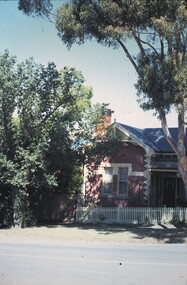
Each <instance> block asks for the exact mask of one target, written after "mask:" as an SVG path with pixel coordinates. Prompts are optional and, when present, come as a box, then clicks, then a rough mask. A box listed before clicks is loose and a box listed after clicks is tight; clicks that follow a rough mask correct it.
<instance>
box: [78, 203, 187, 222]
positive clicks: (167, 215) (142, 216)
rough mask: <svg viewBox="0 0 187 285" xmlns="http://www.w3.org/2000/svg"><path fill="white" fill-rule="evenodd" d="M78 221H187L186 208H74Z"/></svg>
mask: <svg viewBox="0 0 187 285" xmlns="http://www.w3.org/2000/svg"><path fill="white" fill-rule="evenodd" d="M76 221H77V222H80V223H101V222H104V223H119V224H159V223H167V222H169V223H170V222H173V223H179V222H185V223H187V208H166V207H164V208H112V207H110V208H107V207H106V208H86V207H79V208H77V210H76Z"/></svg>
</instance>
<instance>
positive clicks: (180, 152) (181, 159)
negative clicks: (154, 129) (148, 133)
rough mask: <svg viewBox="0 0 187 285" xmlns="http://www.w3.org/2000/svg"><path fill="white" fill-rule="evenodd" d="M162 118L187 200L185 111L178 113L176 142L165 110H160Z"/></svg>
mask: <svg viewBox="0 0 187 285" xmlns="http://www.w3.org/2000/svg"><path fill="white" fill-rule="evenodd" d="M160 120H161V125H162V129H163V132H164V135H165V138H166V140H167V141H168V143H169V144H170V146H171V147H172V149H173V150H174V152H175V154H176V155H177V159H178V170H179V173H180V175H181V178H182V181H183V183H184V189H185V197H186V202H187V157H186V147H185V135H186V130H185V124H184V113H183V112H180V113H179V114H178V141H177V142H175V141H174V140H173V138H172V136H171V134H170V131H169V128H168V125H167V120H166V116H165V113H164V112H160Z"/></svg>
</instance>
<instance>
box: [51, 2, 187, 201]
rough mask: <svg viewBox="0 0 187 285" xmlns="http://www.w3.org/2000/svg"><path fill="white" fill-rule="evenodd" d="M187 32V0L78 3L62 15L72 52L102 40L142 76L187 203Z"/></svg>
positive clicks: (140, 83) (146, 103) (142, 93)
mask: <svg viewBox="0 0 187 285" xmlns="http://www.w3.org/2000/svg"><path fill="white" fill-rule="evenodd" d="M186 27H187V2H186V1H183V0H172V1H171V0H165V1H163V0H153V1H147V0H141V1H139V0H130V1H125V0H124V1H114V0H101V1H95V0H81V1H80V0H72V1H68V3H66V4H63V5H62V6H61V7H60V8H59V9H58V12H57V15H56V28H57V30H58V35H59V37H60V38H61V39H62V41H63V42H64V43H65V44H66V45H67V46H68V47H69V48H70V47H71V46H72V45H73V44H79V45H80V44H83V43H84V42H85V41H86V40H92V39H96V41H97V42H98V43H100V44H102V45H105V46H108V47H113V48H118V47H121V48H122V49H123V51H124V53H125V55H126V56H127V58H128V59H129V60H130V62H131V63H132V65H133V66H134V68H135V70H136V72H137V76H138V80H137V84H136V88H137V94H138V101H139V103H140V107H141V108H143V109H144V110H154V112H155V115H156V116H158V118H159V119H160V121H161V125H162V128H163V131H164V134H165V137H166V139H167V141H168V143H169V144H170V145H171V147H172V148H173V150H174V151H175V153H176V155H177V158H178V162H179V171H180V174H181V177H182V179H183V182H184V186H185V193H186V199H187V156H186V145H185V139H184V138H185V135H186V134H185V124H186V121H185V119H186V110H187V91H186V80H187V67H186V63H187V54H186V52H187V28H186ZM129 40H131V41H133V43H134V44H136V45H137V48H138V49H139V52H138V53H137V55H136V56H134V54H131V50H129V49H128V47H127V43H128V41H129ZM173 107H174V108H175V109H176V111H177V114H178V140H177V141H174V139H173V138H172V136H171V134H170V131H169V129H168V124H167V114H168V113H169V112H170V111H171V109H172V108H173Z"/></svg>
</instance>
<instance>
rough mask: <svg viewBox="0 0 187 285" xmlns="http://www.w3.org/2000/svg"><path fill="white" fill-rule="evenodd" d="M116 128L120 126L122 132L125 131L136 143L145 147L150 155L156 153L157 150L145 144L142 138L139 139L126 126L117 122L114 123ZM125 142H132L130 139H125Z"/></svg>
mask: <svg viewBox="0 0 187 285" xmlns="http://www.w3.org/2000/svg"><path fill="white" fill-rule="evenodd" d="M113 126H114V128H115V127H116V128H118V130H120V131H121V132H122V133H124V134H125V135H126V136H127V137H129V138H130V139H131V140H132V141H133V142H134V143H136V144H137V145H139V146H141V147H142V148H143V149H145V151H146V153H149V155H150V156H152V155H154V154H155V151H154V150H153V149H152V148H150V147H149V146H148V145H146V144H144V143H143V142H142V141H141V140H139V139H138V138H137V137H135V136H134V135H133V134H132V133H130V132H129V131H128V130H126V129H125V128H124V127H123V128H122V127H121V126H120V125H119V124H118V123H117V122H114V123H113ZM124 141H125V142H130V141H128V140H124Z"/></svg>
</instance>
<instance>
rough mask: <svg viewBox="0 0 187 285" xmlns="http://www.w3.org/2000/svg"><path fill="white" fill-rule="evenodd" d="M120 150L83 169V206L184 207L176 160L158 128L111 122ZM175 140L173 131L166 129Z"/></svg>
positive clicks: (183, 196)
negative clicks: (143, 127) (98, 163)
mask: <svg viewBox="0 0 187 285" xmlns="http://www.w3.org/2000/svg"><path fill="white" fill-rule="evenodd" d="M110 127H111V128H112V129H113V133H114V136H115V137H118V138H119V139H120V144H121V146H120V149H119V151H118V153H117V154H116V155H114V156H113V157H106V158H105V159H104V160H103V161H102V163H101V164H100V166H99V167H95V166H92V167H91V168H90V169H89V170H88V169H87V168H85V175H84V196H85V205H86V206H93V205H97V206H103V207H110V206H111V207H112V206H116V207H126V206H132V207H135V206H137V207H141V206H151V207H162V206H164V205H165V206H167V207H175V206H184V205H185V203H186V202H185V192H184V187H183V182H182V180H181V178H180V175H179V172H178V169H177V157H176V155H175V153H174V152H173V150H172V149H171V147H170V145H169V144H168V143H167V141H166V140H165V137H164V134H163V131H162V129H161V128H146V129H138V128H134V127H131V126H127V125H124V124H121V123H117V122H114V123H113V124H112V125H111V126H110ZM170 131H171V134H172V136H173V137H174V138H177V132H178V129H177V128H171V129H170Z"/></svg>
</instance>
